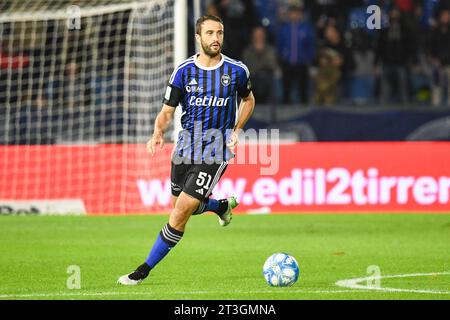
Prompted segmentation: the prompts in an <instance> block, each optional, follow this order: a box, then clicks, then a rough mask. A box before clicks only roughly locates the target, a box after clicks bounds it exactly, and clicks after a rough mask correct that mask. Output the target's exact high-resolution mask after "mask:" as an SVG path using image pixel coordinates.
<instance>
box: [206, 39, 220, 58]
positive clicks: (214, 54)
mask: <svg viewBox="0 0 450 320" xmlns="http://www.w3.org/2000/svg"><path fill="white" fill-rule="evenodd" d="M201 44H202V48H203V51H204V52H205V54H206V55H208V56H209V57H211V58H214V57H217V56H218V55H219V54H220V52H221V51H222V44H220V43H219V42H217V44H218V45H219V50H217V51H214V50H213V49H211V47H212V45H213V44H211V45H209V46H208V45H207V44H206V43H204V42H203V41H202V42H201Z"/></svg>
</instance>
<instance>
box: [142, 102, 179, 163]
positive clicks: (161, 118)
mask: <svg viewBox="0 0 450 320" xmlns="http://www.w3.org/2000/svg"><path fill="white" fill-rule="evenodd" d="M174 113H175V108H174V107H172V106H169V105H167V104H164V105H163V107H162V109H161V111H160V112H159V114H158V116H157V117H156V120H155V130H154V131H153V135H152V137H151V138H150V140H149V141H148V142H147V151H148V153H150V155H152V156H153V155H154V154H155V152H156V147H157V146H158V145H159V146H160V148H162V147H163V146H164V133H165V132H166V131H167V129H168V128H169V126H170V123H171V122H172V119H173V114H174Z"/></svg>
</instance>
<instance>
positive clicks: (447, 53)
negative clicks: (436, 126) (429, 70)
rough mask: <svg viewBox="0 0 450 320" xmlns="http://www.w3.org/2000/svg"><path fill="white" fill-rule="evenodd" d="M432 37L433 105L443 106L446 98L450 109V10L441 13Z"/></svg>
mask: <svg viewBox="0 0 450 320" xmlns="http://www.w3.org/2000/svg"><path fill="white" fill-rule="evenodd" d="M431 36H432V38H431V58H432V61H433V67H434V72H433V73H434V77H433V88H432V104H433V106H434V107H436V106H439V105H442V104H443V103H444V96H446V99H447V102H446V104H447V106H449V107H450V10H448V9H444V10H442V11H441V13H440V15H439V21H438V25H437V27H436V28H435V29H434V30H433V32H432V33H431ZM445 84H447V87H446V88H445V87H444V86H445Z"/></svg>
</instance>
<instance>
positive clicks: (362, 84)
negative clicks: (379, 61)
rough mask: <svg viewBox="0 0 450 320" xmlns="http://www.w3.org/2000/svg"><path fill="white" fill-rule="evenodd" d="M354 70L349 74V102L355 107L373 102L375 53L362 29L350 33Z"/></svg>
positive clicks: (368, 37) (370, 40)
mask: <svg viewBox="0 0 450 320" xmlns="http://www.w3.org/2000/svg"><path fill="white" fill-rule="evenodd" d="M352 43H353V46H352V54H353V61H354V69H353V70H352V72H351V75H352V76H351V78H350V81H351V84H350V87H351V101H352V103H354V104H356V105H366V104H368V103H373V102H374V93H375V52H374V50H373V47H372V45H371V43H372V39H371V37H370V36H369V35H368V34H367V33H366V32H365V31H364V30H363V29H354V30H353V31H352Z"/></svg>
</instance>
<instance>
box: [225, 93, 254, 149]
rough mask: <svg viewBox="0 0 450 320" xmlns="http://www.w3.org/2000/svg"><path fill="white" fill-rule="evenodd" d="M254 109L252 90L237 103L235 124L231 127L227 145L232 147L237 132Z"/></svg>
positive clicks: (237, 140)
mask: <svg viewBox="0 0 450 320" xmlns="http://www.w3.org/2000/svg"><path fill="white" fill-rule="evenodd" d="M254 109H255V97H254V96H253V92H251V91H250V93H249V94H248V95H247V96H246V97H243V98H242V100H241V103H240V104H239V115H238V118H237V122H236V125H235V126H234V128H233V132H232V134H231V137H230V141H229V142H228V144H227V145H228V147H230V148H234V147H235V146H236V145H237V144H238V142H239V139H238V136H239V132H240V131H241V130H242V129H243V128H244V126H245V124H246V123H247V121H248V119H250V117H251V115H252V113H253V110H254Z"/></svg>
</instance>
